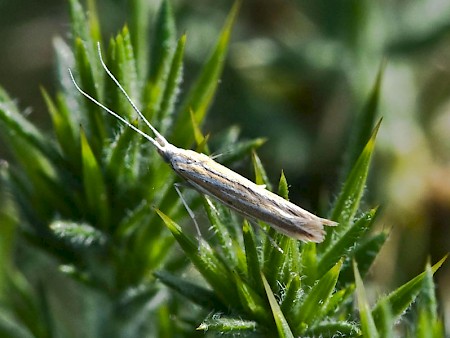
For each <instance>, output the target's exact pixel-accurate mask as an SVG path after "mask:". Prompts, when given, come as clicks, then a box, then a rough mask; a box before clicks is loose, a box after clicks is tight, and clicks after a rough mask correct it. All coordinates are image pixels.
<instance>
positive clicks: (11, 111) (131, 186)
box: [0, 0, 444, 337]
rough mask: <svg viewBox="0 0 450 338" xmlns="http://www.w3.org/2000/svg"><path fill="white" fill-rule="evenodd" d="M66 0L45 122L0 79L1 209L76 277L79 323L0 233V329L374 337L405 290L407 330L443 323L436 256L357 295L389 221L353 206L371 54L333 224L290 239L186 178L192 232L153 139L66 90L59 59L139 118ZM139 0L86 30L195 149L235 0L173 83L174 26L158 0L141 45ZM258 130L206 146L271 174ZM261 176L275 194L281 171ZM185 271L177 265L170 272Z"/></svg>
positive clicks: (140, 99)
mask: <svg viewBox="0 0 450 338" xmlns="http://www.w3.org/2000/svg"><path fill="white" fill-rule="evenodd" d="M70 5H71V19H72V29H73V31H72V34H73V41H72V43H73V46H72V48H70V47H69V46H68V45H67V44H66V43H65V42H63V41H62V40H60V39H58V40H56V41H55V47H56V48H55V49H56V53H57V69H58V77H59V81H60V86H61V89H60V92H58V93H57V94H56V96H55V97H54V98H52V97H51V95H49V94H48V93H47V92H46V91H45V90H42V92H43V97H44V99H45V102H46V103H47V106H48V110H49V113H50V116H51V118H52V122H53V131H54V135H53V137H48V136H47V135H45V134H44V133H43V132H41V131H40V130H38V129H37V128H36V127H35V126H34V125H33V124H31V123H30V122H29V121H28V120H27V119H25V118H24V117H23V115H22V114H21V113H20V111H19V109H18V108H17V107H16V105H15V104H14V102H13V101H12V100H11V99H10V98H9V97H8V95H7V94H6V93H5V92H4V91H1V93H0V122H1V123H0V126H1V130H2V138H3V141H4V142H5V143H6V144H7V145H8V147H9V149H10V152H11V154H12V155H13V157H14V162H13V164H8V165H3V166H2V188H3V190H2V192H3V200H4V201H6V202H4V203H3V205H2V213H1V214H0V216H1V218H0V220H1V222H2V223H1V227H2V230H1V231H2V237H4V238H8V239H10V238H11V237H12V236H11V233H12V231H11V228H12V227H13V226H14V224H18V229H17V230H18V235H17V236H18V238H17V240H16V241H17V242H18V243H19V244H18V246H19V245H20V246H22V247H25V246H29V245H30V244H31V245H32V248H31V249H30V248H28V250H31V251H33V252H43V253H46V254H48V255H50V256H52V257H55V258H56V260H57V262H58V265H59V268H60V269H59V270H60V271H61V272H63V273H64V274H65V275H67V276H69V277H70V278H72V279H73V280H76V281H77V282H78V283H77V284H76V285H77V287H74V288H75V289H76V290H77V291H76V296H75V298H80V299H82V301H81V303H83V304H82V305H80V306H81V307H82V308H85V309H87V310H86V311H82V312H83V313H84V314H83V315H79V316H78V318H77V319H76V320H75V321H76V322H77V323H79V324H80V323H83V325H80V326H76V325H72V328H71V329H69V328H67V327H65V326H64V325H63V324H60V323H59V321H63V322H64V320H67V318H66V317H67V315H66V316H64V315H63V314H61V313H60V312H58V310H57V307H56V305H55V304H52V302H50V301H49V297H50V296H49V295H51V290H50V286H51V282H50V281H48V282H47V281H44V283H42V282H41V283H37V285H38V287H34V286H33V284H27V282H26V281H25V279H23V277H22V274H20V273H18V270H17V269H16V268H15V266H14V264H13V263H12V261H13V257H14V251H13V249H12V248H11V247H9V248H6V249H2V250H4V252H3V253H4V254H5V256H8V257H9V259H10V261H8V262H7V263H6V264H3V265H2V267H1V269H2V271H1V274H0V275H1V277H2V278H1V283H0V286H1V287H2V293H1V300H2V308H1V309H2V312H1V313H0V314H1V316H0V333H1V334H2V336H9V337H31V336H33V337H59V336H64V337H66V336H67V337H71V336H73V337H76V336H80V335H82V336H92V337H101V336H105V337H106V336H107V337H111V336H117V337H124V336H136V337H142V336H155V337H163V336H164V337H172V336H173V337H175V336H180V337H182V336H192V335H193V334H194V332H195V330H194V329H195V328H197V330H198V331H205V332H207V334H212V335H214V334H226V333H228V334H239V335H245V336H255V337H263V336H266V337H273V336H277V335H278V336H280V337H293V336H301V337H306V336H317V337H319V336H320V337H333V336H337V335H342V336H360V335H362V336H364V337H377V336H380V337H388V336H392V334H393V333H394V328H395V327H396V326H398V324H397V323H398V322H399V321H401V318H402V314H403V313H404V312H405V310H406V309H408V308H409V307H410V306H411V304H412V303H413V302H414V300H415V299H416V297H417V295H418V294H419V293H421V294H422V297H421V301H420V302H419V303H418V304H419V311H418V319H417V321H416V324H415V325H414V326H413V327H409V328H408V330H409V331H410V333H411V334H412V335H415V336H417V337H428V336H429V335H428V334H429V332H433V337H440V336H443V329H442V324H441V322H440V320H439V317H438V314H437V311H436V307H437V305H436V300H435V296H434V283H433V279H432V276H433V273H434V272H435V271H436V270H437V269H438V268H439V267H440V265H441V264H442V263H443V261H444V259H442V260H441V261H439V262H438V263H436V264H435V265H434V266H430V265H427V268H426V270H425V272H424V273H422V274H420V275H419V276H417V277H416V278H414V279H412V280H411V281H410V282H408V283H406V284H404V285H403V286H401V287H399V288H398V289H397V290H395V291H393V292H392V293H391V294H389V295H387V296H384V297H381V298H380V299H378V300H377V302H376V304H375V305H374V306H372V307H371V306H369V303H368V300H367V299H366V296H365V290H364V285H363V283H362V278H364V276H365V275H366V274H367V272H368V270H369V268H370V266H371V264H372V263H373V261H374V259H375V258H376V256H377V254H378V252H379V251H380V249H381V247H382V245H383V243H384V242H385V241H386V239H387V236H388V235H387V233H385V232H381V233H377V234H372V233H371V232H370V230H371V229H372V228H373V224H374V222H375V219H376V216H377V214H378V209H377V208H374V209H372V210H369V211H363V212H361V211H360V202H361V199H362V196H363V192H364V187H365V183H366V179H367V176H368V170H369V166H370V161H371V157H372V153H373V151H374V146H375V138H376V134H377V131H378V128H379V126H380V123H378V124H376V126H375V128H374V129H373V130H372V127H373V126H374V124H375V111H376V108H377V107H376V106H377V104H376V103H377V99H378V95H379V89H380V86H381V77H382V71H383V67H381V68H380V71H379V75H378V78H377V81H376V82H375V85H374V88H373V91H372V93H371V94H370V96H369V99H368V101H367V102H368V104H367V107H366V109H365V111H364V112H363V113H362V114H361V116H360V121H359V123H358V126H360V128H359V130H358V132H357V133H355V135H357V136H356V137H355V138H354V142H353V146H352V148H351V149H352V150H351V153H349V158H351V159H354V160H353V163H352V165H351V170H349V171H348V173H347V175H346V179H345V182H344V184H343V185H342V188H341V191H340V193H339V194H338V195H337V198H336V200H335V201H334V203H333V205H332V208H331V210H330V212H329V216H330V218H331V219H333V220H336V221H337V222H339V226H338V227H337V228H333V229H327V231H328V233H327V237H326V239H325V241H324V242H323V243H321V244H318V245H316V244H314V243H301V242H298V241H295V240H293V239H291V238H288V237H286V236H284V235H281V234H278V233H276V232H275V231H274V230H273V229H271V228H268V227H267V226H266V225H265V224H262V223H261V224H259V225H260V226H261V227H262V228H263V229H264V231H259V230H258V229H259V228H258V227H255V228H254V227H253V225H252V224H250V223H248V222H247V221H245V220H242V219H241V218H238V217H237V216H236V215H235V214H233V213H231V212H230V211H229V210H228V209H227V208H226V207H224V206H223V205H221V204H220V203H217V202H216V201H213V200H211V199H210V198H208V197H205V196H200V195H199V194H196V195H194V197H192V198H190V199H188V202H189V204H190V205H191V206H193V207H194V208H195V207H200V206H202V207H203V209H204V210H205V211H206V215H207V218H208V222H206V223H207V224H206V225H203V227H202V231H203V233H204V235H203V236H201V237H195V236H194V235H192V233H193V231H192V227H189V226H184V227H181V226H180V225H179V222H181V220H182V216H184V215H185V214H186V212H185V210H184V208H183V206H182V204H181V202H180V198H179V197H178V196H177V195H176V192H175V190H174V189H173V187H172V186H173V183H174V182H175V181H176V180H177V178H176V176H175V175H174V173H173V172H172V171H171V170H170V168H169V167H168V166H167V165H166V164H165V163H164V162H163V160H162V159H161V158H160V157H159V155H158V154H157V152H156V151H155V150H154V149H153V147H152V145H151V144H149V143H148V142H145V140H143V139H142V137H140V136H139V135H137V134H136V133H134V132H133V131H132V130H130V129H129V128H123V126H121V125H120V124H119V123H118V122H117V121H115V120H114V119H112V118H111V117H110V116H108V115H106V114H104V112H102V109H101V108H99V107H98V106H96V105H95V104H93V103H92V102H90V101H88V100H86V99H85V98H84V97H83V96H81V95H79V93H78V92H77V91H76V90H75V87H74V86H73V83H72V82H71V81H70V77H69V74H68V72H67V69H68V68H71V69H72V70H73V71H74V74H75V76H76V78H77V82H78V83H79V85H80V87H81V88H83V90H85V91H86V92H88V93H89V94H90V95H92V96H93V97H95V98H96V99H98V100H99V101H100V102H102V103H104V104H105V105H106V106H108V107H111V108H113V109H114V111H116V112H117V113H118V114H119V115H121V116H123V117H124V118H126V119H127V120H129V121H131V122H132V123H135V124H136V125H140V122H139V121H137V120H136V116H135V115H134V112H133V109H132V107H131V106H130V105H129V103H128V102H127V101H126V99H125V98H124V96H123V95H122V93H121V92H120V91H119V89H118V88H117V87H116V86H115V84H114V83H113V82H112V81H110V79H109V78H108V77H107V76H106V74H105V73H104V71H103V70H102V68H101V65H100V63H99V59H98V55H97V52H96V44H97V42H98V41H101V32H100V26H99V24H98V22H99V20H98V18H97V16H96V11H95V8H94V5H93V2H89V5H90V11H89V13H90V15H89V16H88V17H86V16H85V14H84V10H83V8H82V7H81V5H80V4H79V2H78V1H77V0H71V1H70ZM145 6H146V2H145V1H139V0H136V1H134V2H133V6H132V9H133V10H132V15H131V19H130V29H128V28H127V27H124V28H123V29H122V31H121V32H120V33H119V34H118V35H117V36H116V37H115V38H112V39H110V41H109V43H108V44H107V45H104V44H101V45H102V49H103V50H104V51H106V52H105V55H106V57H105V59H106V63H107V64H108V66H109V67H110V69H111V70H112V72H113V73H114V74H115V76H116V77H117V78H118V80H119V82H120V83H121V84H122V85H123V87H124V88H125V89H126V90H127V92H128V93H129V94H130V96H131V97H132V98H133V100H135V102H136V103H137V104H138V106H139V107H141V108H142V112H143V114H144V116H145V117H146V118H147V119H149V120H150V121H151V123H152V124H153V125H154V126H155V127H156V128H157V129H158V130H160V132H161V133H162V134H164V135H165V136H167V137H168V138H169V139H170V140H171V142H173V143H174V144H175V145H177V146H179V147H182V148H191V147H192V145H193V144H196V149H197V150H198V151H203V152H206V153H208V151H209V149H208V144H207V141H208V137H207V136H205V135H203V134H202V132H201V125H202V122H203V121H204V118H205V115H206V112H207V110H208V108H209V106H210V105H211V102H212V99H213V97H214V93H215V91H216V88H217V83H218V80H219V78H220V74H221V70H222V67H223V62H224V58H225V55H226V51H227V47H228V43H229V39H230V34H231V29H232V26H233V23H234V21H235V19H236V15H237V11H238V7H239V3H238V2H237V3H236V4H235V5H234V6H233V8H232V9H231V12H230V14H229V16H228V18H227V20H226V22H225V24H224V27H223V29H222V32H221V33H220V36H219V38H218V40H217V43H216V45H215V47H214V48H213V50H212V52H211V54H210V56H209V58H208V59H207V61H206V62H205V64H204V66H203V68H202V70H201V72H200V74H199V75H198V77H197V79H196V81H195V82H194V83H193V84H192V86H191V87H190V89H189V90H186V87H184V86H185V85H183V87H184V88H185V89H184V91H185V92H186V95H184V96H183V97H182V98H181V99H180V98H179V93H180V92H181V90H180V86H181V79H182V65H183V53H184V46H185V43H186V36H185V35H182V36H181V37H178V36H177V33H176V29H175V23H174V18H173V14H172V11H171V7H170V4H169V2H168V1H163V2H162V4H161V8H160V11H159V14H158V18H157V20H156V24H155V27H154V30H153V31H154V36H153V39H152V46H151V49H150V48H149V46H147V41H149V40H150V38H149V36H148V29H146V28H147V25H148V23H147V22H146V20H144V19H143V13H146V7H145ZM192 34H195V32H193V33H192ZM149 50H151V57H150V58H149V57H148V56H149V55H148V54H149V53H148V51H149ZM149 59H150V60H151V62H150V63H149V62H148V60H149ZM147 70H148V71H147ZM186 86H187V85H186ZM262 143H263V140H262V139H255V140H250V141H239V142H237V140H236V136H235V133H234V132H231V131H230V132H227V131H225V132H224V137H223V138H222V144H221V145H220V146H219V148H220V149H228V151H227V153H226V154H225V155H224V156H222V157H221V158H220V161H221V162H222V163H225V164H227V163H228V164H230V163H232V162H233V161H236V160H240V159H242V158H244V157H245V156H247V155H248V154H251V156H252V160H253V167H254V172H255V181H256V183H257V184H265V185H266V186H267V187H269V188H270V187H271V186H272V185H271V184H270V182H269V181H268V178H267V175H266V173H265V170H264V168H263V166H262V164H261V161H260V160H259V158H258V156H257V155H256V153H255V152H254V149H255V148H257V147H258V146H260V145H261V144H262ZM276 190H277V192H278V193H279V194H280V195H281V196H283V197H284V198H288V183H287V180H286V178H285V176H284V175H283V174H282V175H281V179H280V182H279V184H278V189H276ZM6 191H7V192H8V194H6ZM191 223H192V222H191ZM191 223H189V224H191ZM164 225H165V227H164ZM166 228H167V229H169V230H170V231H167V229H166ZM175 242H178V245H176V244H175ZM178 246H179V247H181V250H182V252H183V253H184V254H181V253H180V251H179V250H177V247H178ZM186 257H187V258H188V259H187V260H186ZM3 259H4V260H5V262H6V261H7V259H6V258H3ZM192 266H194V267H195V271H196V272H193V269H191V267H192ZM185 273H188V274H189V276H190V277H189V278H187V277H182V275H183V274H185ZM25 275H26V273H25ZM191 277H193V278H191ZM200 277H201V278H200ZM160 282H162V283H160ZM162 284H165V285H166V286H168V287H169V289H167V288H165V287H164V286H163V285H162ZM168 290H174V291H176V293H178V294H181V295H182V296H183V298H180V297H179V296H177V295H176V294H175V293H171V292H168ZM185 299H188V300H189V301H190V302H192V303H195V304H197V305H198V306H192V304H191V303H189V304H186V303H185ZM352 302H356V303H357V310H355V309H354V308H353V307H352ZM172 321H174V323H172ZM430 330H432V331H430ZM197 334H199V335H203V333H202V332H197Z"/></svg>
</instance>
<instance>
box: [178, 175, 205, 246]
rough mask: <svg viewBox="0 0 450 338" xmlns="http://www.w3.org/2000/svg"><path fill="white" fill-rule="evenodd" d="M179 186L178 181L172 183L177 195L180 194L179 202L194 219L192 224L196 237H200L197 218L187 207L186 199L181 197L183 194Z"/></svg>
mask: <svg viewBox="0 0 450 338" xmlns="http://www.w3.org/2000/svg"><path fill="white" fill-rule="evenodd" d="M181 186H182V184H180V183H174V187H175V190H176V191H177V194H178V196H180V199H181V203H183V205H184V207H185V208H186V210H187V212H188V214H189V216H190V217H191V218H192V220H193V221H194V226H195V230H196V231H197V236H198V238H201V237H202V233H201V232H200V227H199V226H198V223H197V219H196V218H195V214H194V212H193V211H192V209H191V208H189V206H188V204H187V202H186V200H185V199H184V197H183V194H182V193H181V190H180V187H181Z"/></svg>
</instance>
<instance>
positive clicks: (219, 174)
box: [69, 45, 337, 243]
mask: <svg viewBox="0 0 450 338" xmlns="http://www.w3.org/2000/svg"><path fill="white" fill-rule="evenodd" d="M98 53H99V58H100V62H101V64H102V66H103V68H104V70H105V72H106V73H107V74H108V76H109V77H110V78H111V79H112V80H113V81H114V83H115V84H116V85H117V86H118V88H119V89H120V90H121V92H122V93H123V95H124V96H125V97H126V99H127V100H128V102H129V103H130V105H131V106H132V107H133V109H134V111H135V112H136V113H137V114H138V116H139V118H140V119H141V120H142V121H143V122H144V123H145V124H146V125H147V126H148V128H149V129H150V130H151V131H152V133H153V134H154V137H151V136H150V135H148V134H146V133H145V132H143V131H142V130H140V129H139V128H137V127H135V126H134V125H133V124H131V123H130V122H128V121H127V120H125V119H124V118H123V117H122V116H120V115H119V114H117V113H116V112H114V111H112V110H111V109H109V108H108V107H106V106H105V105H103V104H102V103H100V102H99V101H97V100H96V99H95V98H93V97H92V96H90V95H89V94H87V93H86V92H84V91H83V90H82V89H81V88H80V87H79V86H78V84H77V83H76V81H75V79H74V76H73V74H72V72H71V70H70V69H69V73H70V77H71V79H72V82H73V83H74V85H75V87H76V89H77V90H78V91H79V92H80V93H81V94H82V95H84V96H85V97H86V98H88V99H89V100H91V101H92V102H94V103H95V104H96V105H98V106H99V107H101V108H102V109H104V110H105V111H106V112H107V113H109V114H110V115H112V116H113V117H115V118H116V119H118V120H119V121H121V122H122V123H123V124H124V125H126V126H127V127H129V128H131V129H132V130H134V131H135V132H136V133H138V134H140V135H141V136H142V137H144V138H145V139H146V140H148V141H149V142H150V143H152V144H153V146H154V147H155V148H156V150H157V151H158V153H159V154H160V155H161V157H162V158H163V159H164V161H165V162H167V163H168V164H169V165H170V166H171V167H172V169H173V171H175V173H177V174H178V176H180V177H181V178H182V179H184V180H185V181H186V182H187V183H188V185H190V186H191V187H193V188H194V189H196V190H197V191H199V192H200V193H202V194H206V195H208V196H211V197H213V198H215V199H216V200H218V201H220V202H221V203H223V204H225V205H226V206H228V207H229V208H231V209H233V210H235V211H236V212H238V213H239V214H241V215H243V216H244V217H247V218H249V219H251V220H260V221H263V222H265V223H267V224H269V225H270V226H272V227H273V228H274V229H275V230H277V231H279V232H281V233H283V234H285V235H287V236H289V237H292V238H294V239H297V240H301V241H304V242H316V243H319V242H322V241H323V239H324V235H325V231H324V227H323V226H324V225H327V226H336V225H337V223H336V222H334V221H331V220H329V219H325V218H321V217H318V216H316V215H314V214H312V213H310V212H309V211H306V210H304V209H303V208H301V207H299V206H298V205H295V204H294V203H291V202H289V201H288V200H286V199H284V198H282V197H281V196H279V195H277V194H274V193H273V192H271V191H269V190H267V189H266V188H265V187H264V186H262V185H257V184H255V183H253V182H252V181H250V180H249V179H247V178H245V177H243V176H241V175H240V174H238V173H236V172H234V171H233V170H231V169H229V168H227V167H225V166H223V165H222V164H220V163H218V162H216V161H214V160H213V159H212V158H210V157H209V156H207V155H205V154H202V153H197V152H195V151H193V150H187V149H182V148H178V147H176V146H174V145H173V144H171V143H169V142H168V141H167V140H166V138H165V137H164V136H162V135H161V134H160V133H159V132H158V130H156V129H155V128H154V127H153V126H152V124H151V123H150V122H149V121H148V120H147V119H146V118H145V117H144V115H143V114H142V113H141V111H140V110H139V109H138V108H137V106H136V105H135V103H134V102H133V100H132V99H131V98H130V96H129V95H128V93H127V92H126V91H125V89H124V88H123V87H122V85H121V84H120V83H119V81H118V80H117V79H116V77H115V76H114V75H113V74H112V73H111V71H110V70H109V69H108V67H107V66H106V64H105V62H104V61H103V58H102V54H101V50H100V45H98Z"/></svg>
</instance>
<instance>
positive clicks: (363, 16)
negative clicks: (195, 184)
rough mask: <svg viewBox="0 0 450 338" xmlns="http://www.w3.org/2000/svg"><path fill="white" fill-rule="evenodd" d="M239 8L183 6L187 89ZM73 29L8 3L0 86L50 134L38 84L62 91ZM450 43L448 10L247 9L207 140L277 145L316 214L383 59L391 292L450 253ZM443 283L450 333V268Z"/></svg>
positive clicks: (272, 168) (39, 7)
mask: <svg viewBox="0 0 450 338" xmlns="http://www.w3.org/2000/svg"><path fill="white" fill-rule="evenodd" d="M153 3H154V6H153V9H152V11H151V13H150V18H149V19H150V20H151V19H152V18H153V17H154V14H155V12H156V10H157V8H158V7H159V1H153ZM231 5H232V2H231V1H225V0H221V1H214V2H212V1H201V0H191V1H185V0H184V1H183V0H178V1H173V7H174V11H175V17H176V19H177V28H178V32H179V33H180V35H181V34H182V33H183V32H187V35H188V40H187V47H186V48H187V50H186V65H185V82H186V83H190V80H191V78H192V76H193V75H194V74H196V72H197V70H198V68H199V66H200V64H201V63H202V62H203V60H204V59H205V58H206V56H207V54H208V51H209V50H210V48H211V47H212V45H213V43H214V41H215V38H216V36H217V35H218V32H219V30H220V27H221V25H222V23H223V21H224V18H225V16H226V13H228V11H229V9H230V8H231ZM98 12H99V16H100V19H101V23H102V25H103V27H104V30H103V31H104V32H109V34H111V35H112V34H114V33H116V32H117V31H118V30H119V29H120V28H121V27H122V25H123V24H124V23H125V22H126V21H127V5H126V3H125V1H119V0H116V1H98ZM68 22H69V17H68V4H67V3H66V2H65V1H61V0H58V1H56V0H43V1H32V0H21V1H6V0H3V1H1V2H0V41H1V46H2V47H1V62H0V83H1V85H2V86H3V87H4V88H5V89H6V90H7V91H8V92H9V93H10V95H11V96H12V97H15V98H17V100H18V102H19V106H20V107H21V108H22V109H24V110H25V111H26V112H27V113H28V115H29V116H28V117H29V119H30V120H32V121H34V122H35V123H36V124H38V125H39V126H41V127H43V128H46V127H48V126H49V125H50V119H49V116H48V114H47V109H46V108H45V104H44V101H43V99H42V97H41V95H40V91H39V86H40V85H42V86H44V87H45V88H46V89H48V90H49V92H54V90H55V89H56V81H55V80H54V79H55V76H54V73H53V68H52V67H53V58H54V53H53V45H52V40H53V38H54V37H57V36H61V37H63V38H66V39H67V38H69V35H68V34H69V24H68ZM106 37H109V36H106ZM449 46H450V2H448V1H442V0H427V1H421V0H412V1H376V2H373V1H368V0H363V1H358V0H347V1H341V0H337V1H333V2H330V1H324V0H319V1H314V2H311V1H287V0H263V1H261V0H259V1H257V0H253V1H250V0H247V1H244V2H243V5H242V8H241V11H240V15H239V17H238V20H237V23H236V26H235V29H234V33H233V39H232V43H231V48H230V51H229V55H228V58H227V62H226V67H225V70H224V73H223V76H222V81H221V83H220V87H219V89H218V95H217V97H216V99H215V103H214V105H213V107H212V109H211V110H210V112H209V116H208V119H207V124H206V126H205V128H204V130H203V131H204V132H205V133H211V134H219V133H220V131H221V129H223V128H224V127H225V126H230V125H236V127H237V128H240V130H241V137H243V138H249V139H250V138H253V137H259V136H263V137H267V139H268V141H267V143H266V144H265V145H264V146H263V147H262V148H261V149H260V150H259V155H260V157H261V159H262V162H263V163H264V165H265V166H266V168H267V170H268V173H269V175H270V178H271V179H272V181H273V182H276V181H277V180H278V178H279V174H280V171H281V170H282V169H283V170H284V171H285V174H286V176H287V178H288V181H289V183H290V184H291V188H290V191H291V195H292V196H291V197H292V200H293V201H295V202H297V203H299V204H300V205H302V206H305V207H306V208H308V209H311V210H315V211H320V210H321V209H324V207H326V205H325V206H324V205H323V204H324V203H327V202H324V201H327V200H330V199H333V196H334V195H333V193H334V192H336V191H338V189H339V182H340V173H341V172H342V169H343V168H344V167H345V165H347V163H348V161H349V160H351V159H346V158H343V155H342V152H343V149H344V147H345V145H346V144H348V142H351V140H350V139H349V137H348V135H349V134H350V131H351V128H352V124H353V122H354V121H355V119H356V118H357V116H358V114H359V113H360V112H361V111H362V110H363V109H364V107H363V105H364V102H365V101H366V100H367V97H368V95H369V93H370V90H371V87H372V86H373V83H374V81H375V79H376V75H377V72H378V70H379V68H380V65H381V63H382V60H383V58H386V59H387V64H386V68H385V72H384V76H383V82H382V93H381V97H380V103H379V116H380V117H381V116H382V117H383V118H384V120H383V123H382V126H381V130H380V134H379V137H378V141H377V150H376V158H375V162H374V163H375V164H374V167H373V168H372V171H371V174H370V177H371V179H370V185H369V186H368V187H367V194H366V203H367V205H369V206H375V205H377V204H380V205H381V207H382V209H383V217H382V218H380V219H379V222H378V223H379V226H380V227H382V228H388V229H392V230H391V236H390V239H389V241H388V243H387V245H386V246H385V248H384V249H383V251H382V253H383V254H382V257H380V259H378V260H377V261H376V263H375V266H374V268H373V270H372V273H371V276H370V277H371V280H372V281H373V285H374V286H375V288H374V289H375V290H376V291H377V292H383V291H385V290H388V289H389V288H391V287H393V286H396V285H399V284H400V283H402V282H405V281H406V280H408V279H410V278H411V277H412V276H415V275H416V274H418V273H419V272H421V271H423V267H424V265H425V261H426V259H427V257H431V261H432V262H435V261H437V260H438V259H440V258H441V257H442V256H443V255H445V254H446V253H447V252H448V251H450V217H449V216H450V76H449V75H450V48H449ZM3 148H4V147H3V146H1V145H0V154H1V157H3V158H4V157H8V154H7V153H5V151H4V149H3ZM249 167H250V166H249V163H242V168H239V169H240V171H244V172H245V170H246V168H249ZM248 175H251V173H250V172H249V173H248ZM2 244H3V245H4V243H2V242H1V241H0V245H2ZM29 264H32V262H30V263H29ZM436 278H437V282H438V286H439V290H438V294H439V295H440V298H441V307H442V311H443V312H446V313H447V315H446V316H445V318H446V320H447V323H446V326H447V327H449V325H450V323H449V321H450V287H449V285H450V266H449V264H448V263H447V264H444V266H443V267H442V269H441V270H440V271H439V272H438V273H437V275H436Z"/></svg>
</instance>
